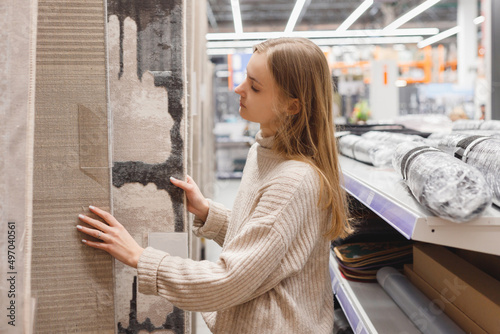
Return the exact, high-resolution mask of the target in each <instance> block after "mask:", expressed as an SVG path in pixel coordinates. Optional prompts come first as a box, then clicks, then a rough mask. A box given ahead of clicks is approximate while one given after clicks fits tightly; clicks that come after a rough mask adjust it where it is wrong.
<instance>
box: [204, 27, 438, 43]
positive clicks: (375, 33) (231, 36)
mask: <svg viewBox="0 0 500 334" xmlns="http://www.w3.org/2000/svg"><path fill="white" fill-rule="evenodd" d="M437 33H439V29H438V28H415V29H395V30H390V31H384V30H382V29H366V30H347V31H335V30H317V31H293V32H291V33H284V32H245V33H242V34H240V35H237V34H235V33H210V34H206V39H207V41H224V40H235V39H239V40H252V39H259V40H260V39H270V38H277V37H283V36H290V37H305V38H333V37H383V36H426V35H435V34H437Z"/></svg>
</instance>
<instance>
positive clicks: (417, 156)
mask: <svg viewBox="0 0 500 334" xmlns="http://www.w3.org/2000/svg"><path fill="white" fill-rule="evenodd" d="M392 165H393V167H394V169H395V170H396V172H398V173H399V174H400V175H401V176H402V178H403V179H404V180H405V181H406V184H407V186H408V188H410V190H411V192H412V194H413V196H414V197H415V198H416V200H417V201H418V202H419V203H420V204H422V205H423V206H424V207H426V208H427V209H428V210H429V211H431V212H432V213H433V214H435V215H436V216H439V217H441V218H444V219H449V220H451V221H454V222H456V223H462V222H466V221H469V220H472V219H474V218H476V217H478V216H480V215H481V214H482V213H483V212H484V210H485V209H486V208H487V207H489V206H490V205H491V202H492V195H491V191H490V188H489V187H488V184H487V183H486V180H485V178H484V176H483V174H482V173H481V172H480V171H479V170H478V169H477V168H475V167H473V166H471V165H468V164H466V163H464V162H463V161H461V160H458V159H456V158H454V157H452V156H451V155H449V154H447V153H445V152H443V151H440V150H438V149H436V148H434V147H430V146H422V145H421V144H419V143H412V142H404V143H401V144H399V145H398V146H397V148H396V152H395V153H394V156H393V160H392Z"/></svg>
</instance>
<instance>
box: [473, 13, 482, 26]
mask: <svg viewBox="0 0 500 334" xmlns="http://www.w3.org/2000/svg"><path fill="white" fill-rule="evenodd" d="M472 22H474V24H481V23H483V22H484V16H482V15H481V16H478V17H476V18H475V19H474V20H473V21H472Z"/></svg>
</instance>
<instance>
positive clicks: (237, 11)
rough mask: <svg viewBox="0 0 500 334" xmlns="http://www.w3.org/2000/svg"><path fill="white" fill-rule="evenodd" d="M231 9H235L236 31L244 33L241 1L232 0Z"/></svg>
mask: <svg viewBox="0 0 500 334" xmlns="http://www.w3.org/2000/svg"><path fill="white" fill-rule="evenodd" d="M231 10H232V11H233V21H234V32H235V33H236V34H242V33H243V23H242V22H241V11H240V1H239V0H231Z"/></svg>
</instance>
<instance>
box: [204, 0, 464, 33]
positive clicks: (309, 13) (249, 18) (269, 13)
mask: <svg viewBox="0 0 500 334" xmlns="http://www.w3.org/2000/svg"><path fill="white" fill-rule="evenodd" d="M423 1H424V0H400V1H392V0H375V1H374V4H373V5H372V6H371V7H370V9H368V10H367V11H366V12H365V13H364V14H363V15H361V17H359V19H357V20H356V22H355V23H354V24H353V25H352V26H351V27H350V28H349V29H382V28H384V27H386V26H387V25H388V24H389V23H391V22H392V21H394V20H395V19H397V18H398V17H400V16H402V15H403V14H405V13H406V12H408V11H409V10H411V9H413V8H415V7H417V6H418V5H420V4H421V3H422V2H423ZM361 3H362V0H351V1H348V0H308V1H306V4H305V6H304V9H303V10H302V14H301V16H300V17H299V20H298V22H297V24H296V26H295V31H300V30H335V29H337V27H338V26H339V25H340V24H341V23H342V22H343V21H344V20H345V19H346V18H347V17H348V16H349V15H350V14H351V13H352V12H353V11H354V10H355V9H356V8H357V7H358V6H359V5H360V4H361ZM239 4H240V12H241V18H242V22H243V32H258V31H283V30H284V29H285V27H286V24H287V22H288V19H289V17H290V14H291V12H292V10H293V8H294V5H295V1H294V0H239ZM208 18H209V32H211V33H222V32H225V33H230V32H234V22H233V13H232V9H231V0H208ZM456 20H457V0H442V1H440V2H439V3H437V4H435V5H434V6H432V7H431V8H429V9H427V10H426V11H425V12H423V13H421V14H420V15H418V16H417V17H415V18H413V19H412V20H411V21H409V22H407V23H406V24H404V25H403V26H402V27H401V28H424V27H433V28H438V29H439V30H441V31H442V30H445V29H448V28H451V27H453V26H456V24H457V22H456Z"/></svg>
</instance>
